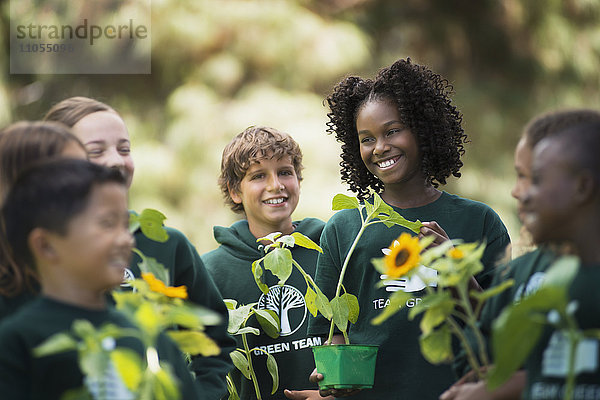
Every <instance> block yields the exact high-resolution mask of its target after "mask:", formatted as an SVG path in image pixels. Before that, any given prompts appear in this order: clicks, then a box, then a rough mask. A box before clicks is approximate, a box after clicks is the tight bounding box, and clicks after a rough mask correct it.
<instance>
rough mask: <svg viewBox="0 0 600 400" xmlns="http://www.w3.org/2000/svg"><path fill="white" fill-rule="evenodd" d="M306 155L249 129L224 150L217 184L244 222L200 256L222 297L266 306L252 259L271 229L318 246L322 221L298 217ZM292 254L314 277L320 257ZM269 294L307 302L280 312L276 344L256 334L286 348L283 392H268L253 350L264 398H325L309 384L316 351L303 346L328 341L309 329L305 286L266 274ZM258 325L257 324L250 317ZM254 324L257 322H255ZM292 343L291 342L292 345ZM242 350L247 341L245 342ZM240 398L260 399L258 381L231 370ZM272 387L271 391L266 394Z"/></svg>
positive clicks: (259, 341) (282, 137)
mask: <svg viewBox="0 0 600 400" xmlns="http://www.w3.org/2000/svg"><path fill="white" fill-rule="evenodd" d="M302 169H303V166H302V152H301V150H300V146H299V145H298V144H297V143H296V141H294V139H293V138H292V137H291V136H290V135H289V134H287V133H284V132H281V131H279V130H277V129H274V128H271V127H265V126H253V127H249V128H247V129H246V130H244V131H243V132H241V133H239V134H238V135H237V136H235V137H234V138H233V139H232V140H231V142H230V143H229V144H228V145H227V146H226V147H225V149H224V150H223V156H222V159H221V172H220V176H219V179H218V183H219V187H220V189H221V193H222V195H223V196H224V198H225V202H226V204H227V205H228V206H229V207H230V208H231V210H232V211H234V212H236V213H240V214H243V215H244V216H245V219H242V220H239V221H237V222H235V223H234V224H233V225H231V226H230V227H223V226H215V227H214V237H215V240H216V241H217V243H218V244H219V247H217V248H216V249H214V250H212V251H210V252H208V253H205V254H203V255H202V261H203V262H204V264H205V265H206V267H207V268H208V270H209V272H210V273H211V274H212V276H213V278H214V281H215V283H216V284H217V286H218V288H219V291H220V292H221V294H222V295H223V297H224V298H231V299H235V300H237V302H238V304H250V303H254V302H258V304H259V305H258V307H260V308H264V307H266V305H265V302H264V300H265V299H266V298H268V297H269V295H264V294H263V293H262V292H261V291H260V289H259V288H258V286H257V285H256V282H255V281H254V277H253V275H252V269H251V265H252V262H253V261H255V260H257V259H259V258H261V257H263V256H264V245H263V244H261V243H259V242H257V239H259V238H262V237H265V236H267V235H268V234H270V233H273V232H281V233H282V234H284V235H289V234H291V233H292V232H299V233H302V234H303V235H305V236H307V237H309V238H310V239H312V240H313V241H314V242H316V243H318V242H319V237H320V235H321V231H322V230H323V226H324V222H323V221H321V220H319V219H316V218H304V219H302V220H300V221H294V220H293V219H292V213H293V212H294V210H295V209H296V206H297V205H298V201H299V197H300V181H301V180H302ZM291 251H292V256H293V258H294V260H296V261H297V262H298V263H299V264H300V265H301V266H302V268H303V269H304V270H305V271H306V272H307V273H308V274H310V275H312V276H314V271H315V267H316V262H317V254H318V252H317V251H315V250H309V249H305V248H303V247H298V246H295V247H293V248H291ZM265 274H266V276H265V283H266V284H267V285H268V286H269V294H271V293H272V294H277V293H278V291H288V292H290V293H291V292H297V293H298V295H297V296H295V298H296V299H298V301H300V300H301V303H302V304H300V303H298V304H297V307H295V308H293V309H290V310H289V311H286V312H283V311H282V312H278V314H279V318H280V321H281V324H280V325H281V329H280V336H279V337H278V338H277V339H272V338H270V337H269V336H267V335H266V334H264V333H261V334H260V335H259V336H254V335H248V336H250V337H249V338H248V340H249V341H250V343H249V345H250V348H253V347H257V346H260V347H263V348H266V349H282V350H283V351H278V352H275V353H272V355H273V357H275V359H276V361H277V364H278V368H279V379H280V384H279V389H278V390H277V392H276V393H275V394H274V395H270V394H269V390H270V388H271V379H272V378H271V376H270V374H269V372H268V371H267V368H266V363H265V362H264V361H265V356H264V355H260V354H258V353H255V352H253V353H252V354H253V355H252V356H253V357H254V359H255V361H253V365H254V369H255V370H256V374H257V380H258V385H259V387H260V388H261V392H262V398H268V399H285V398H289V399H302V400H305V399H321V398H322V397H321V396H320V395H319V392H318V390H317V386H316V385H315V384H314V383H313V384H311V383H310V382H309V381H308V375H309V374H310V371H312V370H313V369H314V360H313V356H312V351H311V349H310V346H307V345H302V344H303V343H304V344H306V343H310V344H322V342H323V341H324V339H323V338H322V337H311V336H308V335H307V333H306V330H307V325H308V321H307V308H306V304H305V301H304V296H303V295H302V293H304V291H305V286H306V284H305V282H304V278H303V277H302V275H301V274H300V273H299V272H298V271H297V270H295V269H294V271H293V272H292V274H291V276H290V278H289V279H288V280H287V281H286V284H285V285H284V286H279V285H278V284H277V282H278V278H277V277H275V276H274V275H272V274H271V273H270V271H266V272H265ZM251 321H252V320H251ZM252 324H253V325H256V322H255V321H254V322H252ZM290 343H291V345H290ZM240 346H241V344H240ZM232 372H233V376H234V380H235V381H236V386H238V388H239V394H240V397H241V399H243V400H249V399H255V398H256V395H255V393H254V387H253V385H252V383H251V382H250V381H249V380H247V379H244V378H243V376H241V374H240V373H239V371H237V370H233V371H232ZM264 388H267V389H264Z"/></svg>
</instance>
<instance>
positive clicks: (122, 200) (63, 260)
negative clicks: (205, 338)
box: [0, 159, 203, 400]
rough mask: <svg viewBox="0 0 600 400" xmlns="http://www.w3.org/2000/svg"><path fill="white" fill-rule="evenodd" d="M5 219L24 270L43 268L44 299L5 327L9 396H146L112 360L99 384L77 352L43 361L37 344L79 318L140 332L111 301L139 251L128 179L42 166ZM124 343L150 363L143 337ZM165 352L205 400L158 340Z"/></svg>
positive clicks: (76, 167)
mask: <svg viewBox="0 0 600 400" xmlns="http://www.w3.org/2000/svg"><path fill="white" fill-rule="evenodd" d="M2 218H3V225H4V229H5V232H4V234H5V236H4V237H3V238H2V240H4V239H6V240H7V242H8V246H9V247H10V248H11V249H12V255H13V257H14V258H15V261H16V263H17V264H18V265H19V266H20V267H21V268H29V267H32V268H35V270H36V273H37V276H38V278H39V282H40V285H41V294H40V296H38V297H37V298H36V299H34V300H32V301H30V302H29V303H27V304H26V305H24V306H22V307H21V308H20V309H19V310H18V311H17V312H16V313H14V314H13V315H11V316H10V317H7V318H6V319H4V320H3V321H2V324H0V393H1V394H2V395H1V397H2V398H3V399H12V400H21V399H44V400H54V399H56V400H58V399H59V398H61V396H63V395H64V394H65V393H66V392H67V391H72V390H78V389H80V388H83V390H84V391H87V392H88V396H89V395H91V397H89V398H93V399H97V398H99V397H98V396H103V397H101V398H111V399H122V400H128V399H131V400H133V399H135V398H137V394H136V393H132V391H130V390H129V389H128V387H127V385H126V384H125V383H124V381H123V380H122V379H121V377H120V376H119V375H118V374H117V373H116V369H115V367H114V365H113V364H112V363H111V362H109V363H108V368H106V369H104V372H103V375H102V377H101V378H98V380H96V379H90V378H89V377H84V375H83V374H82V372H81V370H80V368H79V363H78V357H77V352H75V351H68V352H62V353H58V354H54V355H48V356H43V357H36V356H35V355H34V349H35V348H36V347H37V346H39V345H40V344H41V343H43V342H44V341H45V340H46V339H48V338H49V337H50V336H52V335H54V334H56V333H59V332H64V331H69V330H70V329H71V326H72V324H73V322H74V321H75V320H86V321H88V322H90V323H91V324H92V325H94V326H95V327H96V328H98V327H100V326H102V325H104V324H106V323H111V324H113V325H116V326H119V327H126V328H132V329H136V328H135V327H134V325H133V324H132V323H131V322H129V320H128V319H127V318H126V317H125V316H124V315H122V314H121V313H120V312H118V311H116V310H114V309H113V308H112V307H111V306H110V305H109V304H107V296H106V292H107V291H109V290H111V289H113V288H115V287H117V286H119V285H120V284H121V283H122V281H123V273H124V270H125V267H126V266H127V265H128V264H129V259H130V257H131V250H132V246H133V244H134V241H133V237H132V235H131V233H130V232H129V224H128V221H129V212H128V207H127V186H126V181H125V178H124V177H123V175H122V174H121V173H120V172H119V171H118V170H115V169H109V168H106V167H103V166H99V165H95V164H92V163H89V162H88V161H84V160H74V159H70V160H69V159H62V160H55V161H48V162H46V163H43V164H38V165H37V166H35V167H32V168H31V169H30V170H28V171H27V172H24V173H23V174H22V175H21V176H20V178H18V179H17V180H16V182H15V183H14V185H13V187H12V189H11V190H10V191H9V193H8V195H7V197H6V200H5V202H4V204H3V207H2ZM116 346H117V347H125V348H128V349H129V350H130V351H134V352H136V353H138V355H139V356H140V357H143V356H145V349H144V346H143V344H142V342H141V341H139V340H137V339H133V338H121V339H117V340H116ZM158 354H159V357H160V358H161V360H162V361H163V362H166V363H168V364H170V367H171V368H172V370H173V372H174V374H175V375H176V376H177V377H178V379H179V382H178V388H179V390H180V393H181V395H182V398H184V399H200V398H203V397H201V393H200V391H199V389H197V387H196V384H195V383H194V381H193V380H192V378H191V375H190V373H189V370H188V369H187V366H186V363H185V361H184V360H183V357H182V355H181V352H180V351H179V349H178V348H177V347H176V346H175V345H174V344H173V343H172V342H171V341H169V340H168V339H167V338H166V336H163V337H161V339H160V340H159V345H158ZM96 367H97V366H96ZM129 383H131V382H129ZM99 388H103V389H104V393H99V391H100V389H99ZM85 398H88V397H85Z"/></svg>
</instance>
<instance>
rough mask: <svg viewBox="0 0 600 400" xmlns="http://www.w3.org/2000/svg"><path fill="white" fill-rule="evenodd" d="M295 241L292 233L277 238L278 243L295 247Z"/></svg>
mask: <svg viewBox="0 0 600 400" xmlns="http://www.w3.org/2000/svg"><path fill="white" fill-rule="evenodd" d="M295 242H296V241H295V240H294V236H292V235H284V236H282V237H280V238H279V239H277V243H282V244H283V245H285V246H287V247H294V244H295Z"/></svg>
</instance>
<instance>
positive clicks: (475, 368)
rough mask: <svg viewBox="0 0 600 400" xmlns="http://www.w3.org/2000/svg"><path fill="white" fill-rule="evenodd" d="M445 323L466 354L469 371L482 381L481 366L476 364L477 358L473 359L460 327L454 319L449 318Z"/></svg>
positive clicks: (471, 350) (473, 355)
mask: <svg viewBox="0 0 600 400" xmlns="http://www.w3.org/2000/svg"><path fill="white" fill-rule="evenodd" d="M446 321H447V322H448V325H450V329H452V330H453V331H454V334H455V335H456V336H457V337H458V340H460V342H461V343H462V345H463V347H464V349H465V351H466V352H467V359H468V360H469V364H470V365H471V369H472V370H473V371H475V373H476V374H477V378H478V379H480V380H481V379H482V376H481V366H480V365H479V363H478V362H477V357H475V353H473V349H471V346H470V345H469V341H468V340H467V337H466V336H465V334H464V333H463V331H462V329H461V328H460V326H458V324H457V323H456V321H455V320H454V318H452V317H451V316H449V317H447V318H446Z"/></svg>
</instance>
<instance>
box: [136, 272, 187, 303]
mask: <svg viewBox="0 0 600 400" xmlns="http://www.w3.org/2000/svg"><path fill="white" fill-rule="evenodd" d="M142 279H144V281H146V283H148V286H150V290H152V291H153V292H157V293H162V294H164V295H165V296H168V297H177V298H180V299H187V297H188V294H187V288H186V287H185V286H176V287H174V286H167V285H165V284H164V282H163V281H161V280H160V279H157V278H156V277H155V276H154V274H153V273H151V272H148V273H143V274H142Z"/></svg>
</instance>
